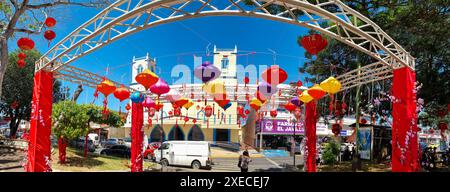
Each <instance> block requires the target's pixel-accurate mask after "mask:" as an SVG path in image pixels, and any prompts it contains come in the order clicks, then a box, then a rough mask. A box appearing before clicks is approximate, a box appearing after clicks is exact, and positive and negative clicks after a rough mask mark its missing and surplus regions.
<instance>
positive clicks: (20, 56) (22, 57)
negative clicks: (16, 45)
mask: <svg viewBox="0 0 450 192" xmlns="http://www.w3.org/2000/svg"><path fill="white" fill-rule="evenodd" d="M17 57H18V58H19V59H22V60H23V59H25V58H27V54H25V53H24V52H20V53H19V54H18V55H17Z"/></svg>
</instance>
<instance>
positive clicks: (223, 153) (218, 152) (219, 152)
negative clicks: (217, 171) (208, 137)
mask: <svg viewBox="0 0 450 192" xmlns="http://www.w3.org/2000/svg"><path fill="white" fill-rule="evenodd" d="M241 153H242V152H241V151H239V152H234V151H230V150H226V149H222V148H220V147H211V157H212V158H236V159H237V158H239V156H240V154H241ZM250 156H251V157H252V158H262V157H264V155H262V154H260V153H258V152H256V151H255V152H250Z"/></svg>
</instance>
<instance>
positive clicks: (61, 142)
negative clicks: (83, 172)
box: [58, 137, 67, 164]
mask: <svg viewBox="0 0 450 192" xmlns="http://www.w3.org/2000/svg"><path fill="white" fill-rule="evenodd" d="M66 148H67V140H66V139H64V138H62V137H60V138H59V139H58V152H59V156H58V157H59V163H61V164H63V163H66Z"/></svg>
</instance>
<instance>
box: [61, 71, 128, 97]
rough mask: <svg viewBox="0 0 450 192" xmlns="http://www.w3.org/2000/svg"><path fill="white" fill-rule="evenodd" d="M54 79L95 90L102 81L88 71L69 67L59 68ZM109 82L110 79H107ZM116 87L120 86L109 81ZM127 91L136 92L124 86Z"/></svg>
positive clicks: (100, 77) (99, 77) (98, 76)
mask: <svg viewBox="0 0 450 192" xmlns="http://www.w3.org/2000/svg"><path fill="white" fill-rule="evenodd" d="M55 78H58V79H61V80H64V81H69V82H72V83H76V84H81V85H84V86H87V87H91V88H94V89H96V88H97V85H98V84H99V83H100V82H102V81H103V79H104V77H102V76H100V75H97V74H94V73H91V72H89V71H86V70H83V69H80V68H76V67H73V66H70V65H65V66H63V67H61V68H60V70H58V71H56V72H55ZM109 80H110V79H109ZM110 81H111V82H112V83H114V84H115V85H116V86H120V85H121V84H120V83H118V82H115V81H112V80H110ZM125 87H126V88H127V89H128V90H129V91H131V92H134V91H136V90H135V89H133V88H130V87H127V86H125Z"/></svg>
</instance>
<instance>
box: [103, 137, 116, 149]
mask: <svg viewBox="0 0 450 192" xmlns="http://www.w3.org/2000/svg"><path fill="white" fill-rule="evenodd" d="M118 144H119V139H117V138H110V139H108V140H106V141H105V142H103V144H102V145H103V148H110V147H112V146H114V145H118Z"/></svg>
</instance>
